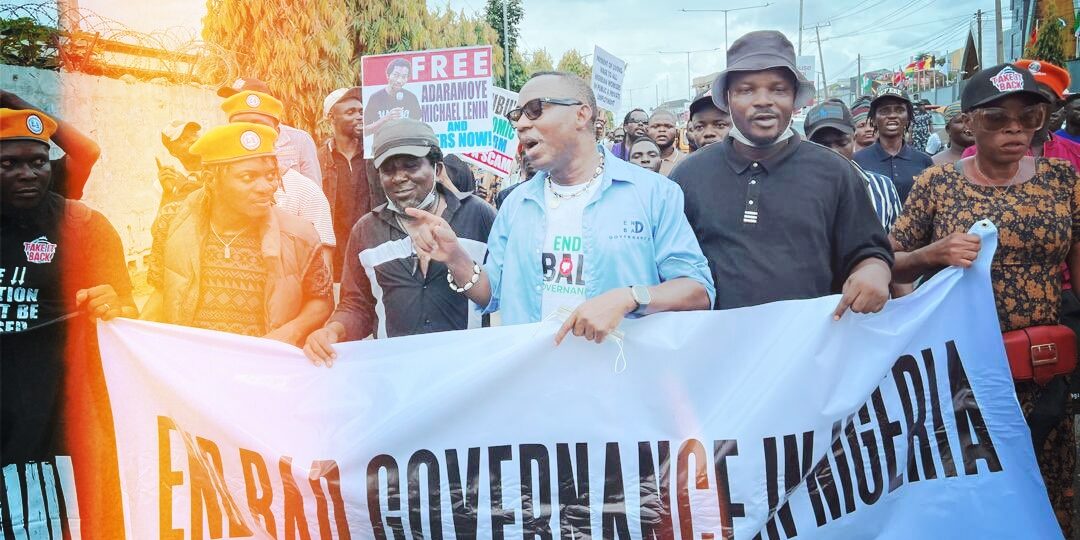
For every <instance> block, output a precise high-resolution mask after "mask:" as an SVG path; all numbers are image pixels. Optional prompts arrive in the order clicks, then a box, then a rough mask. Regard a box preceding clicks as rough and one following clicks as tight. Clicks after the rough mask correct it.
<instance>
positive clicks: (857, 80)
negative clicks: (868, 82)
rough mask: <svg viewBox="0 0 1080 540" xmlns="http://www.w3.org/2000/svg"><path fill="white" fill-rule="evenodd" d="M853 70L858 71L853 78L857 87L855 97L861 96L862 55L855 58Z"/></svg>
mask: <svg viewBox="0 0 1080 540" xmlns="http://www.w3.org/2000/svg"><path fill="white" fill-rule="evenodd" d="M855 66H856V67H855V69H856V70H857V71H858V75H856V76H855V84H857V85H859V88H858V90H856V91H855V97H860V96H862V53H859V54H858V55H856V56H855Z"/></svg>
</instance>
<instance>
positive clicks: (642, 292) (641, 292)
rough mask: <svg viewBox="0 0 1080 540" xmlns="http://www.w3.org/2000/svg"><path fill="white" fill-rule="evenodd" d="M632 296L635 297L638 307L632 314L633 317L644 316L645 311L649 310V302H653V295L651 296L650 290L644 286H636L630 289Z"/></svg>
mask: <svg viewBox="0 0 1080 540" xmlns="http://www.w3.org/2000/svg"><path fill="white" fill-rule="evenodd" d="M630 294H631V295H633V296H634V301H635V302H637V307H636V308H634V311H631V312H630V313H631V314H633V315H644V314H645V310H646V309H649V302H652V295H651V294H649V288H648V287H646V286H644V285H634V286H632V287H630Z"/></svg>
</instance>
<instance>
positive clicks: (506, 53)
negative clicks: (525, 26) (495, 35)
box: [502, 0, 510, 90]
mask: <svg viewBox="0 0 1080 540" xmlns="http://www.w3.org/2000/svg"><path fill="white" fill-rule="evenodd" d="M508 3H510V0H503V3H502V8H503V59H504V60H505V61H506V89H507V90H510V32H507V31H506V28H507V24H506V4H508Z"/></svg>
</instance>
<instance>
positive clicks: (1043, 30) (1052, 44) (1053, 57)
mask: <svg viewBox="0 0 1080 540" xmlns="http://www.w3.org/2000/svg"><path fill="white" fill-rule="evenodd" d="M1063 23H1064V21H1060V20H1059V19H1058V18H1057V17H1053V18H1051V19H1049V20H1047V21H1045V22H1043V23H1042V24H1041V25H1039V34H1038V36H1036V38H1035V45H1034V46H1030V45H1029V46H1028V47H1027V48H1026V49H1025V50H1024V58H1030V59H1033V60H1042V61H1043V62H1050V63H1051V64H1054V65H1057V66H1062V67H1064V66H1065V47H1064V24H1063Z"/></svg>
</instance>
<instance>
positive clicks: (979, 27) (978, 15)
mask: <svg viewBox="0 0 1080 540" xmlns="http://www.w3.org/2000/svg"><path fill="white" fill-rule="evenodd" d="M975 26H976V27H977V28H976V29H975V31H976V32H977V33H978V35H979V37H978V40H979V47H978V51H979V69H982V68H983V51H982V10H981V9H980V10H978V11H976V12H975Z"/></svg>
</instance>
